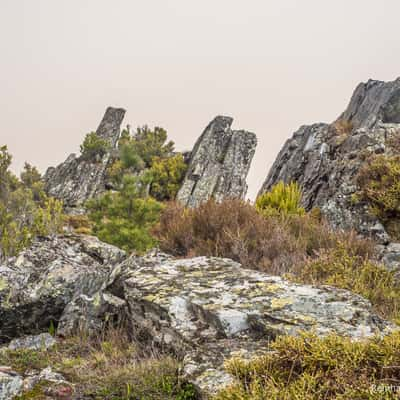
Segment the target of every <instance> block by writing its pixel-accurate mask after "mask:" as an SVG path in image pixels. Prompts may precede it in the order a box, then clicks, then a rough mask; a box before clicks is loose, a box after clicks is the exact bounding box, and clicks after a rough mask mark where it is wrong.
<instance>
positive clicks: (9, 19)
mask: <svg viewBox="0 0 400 400" xmlns="http://www.w3.org/2000/svg"><path fill="white" fill-rule="evenodd" d="M399 16H400V1H399V0H333V1H328V0H275V1H270V0H247V1H244V0H242V1H238V0H157V1H156V0H140V1H139V0H112V1H111V0H108V1H105V0H63V1H61V0H25V1H23V0H0V122H1V125H0V129H1V130H0V145H1V144H7V145H8V146H9V150H10V151H11V153H12V154H13V155H14V166H13V167H14V169H15V170H19V169H20V168H21V166H22V165H23V162H24V161H25V160H27V161H29V162H31V163H33V164H35V165H37V166H38V167H39V168H40V169H41V170H42V171H45V169H46V168H47V167H48V166H50V165H55V164H58V163H59V162H61V161H63V160H64V159H65V158H66V157H67V155H68V154H69V153H71V152H77V151H78V149H79V144H80V142H81V141H82V139H83V137H84V135H85V133H87V132H88V131H90V130H94V129H96V128H97V125H98V123H99V122H100V119H101V117H102V115H103V113H104V111H105V108H106V107H107V106H108V105H112V106H119V107H124V108H125V109H127V115H126V117H125V123H129V124H131V125H132V126H133V127H135V126H138V125H143V124H148V125H150V126H153V125H159V126H162V127H164V128H166V129H167V130H168V133H169V135H170V136H171V138H172V139H173V140H174V141H175V142H176V145H177V148H178V149H179V150H180V149H190V148H191V147H192V145H193V144H194V142H195V140H196V139H197V137H198V136H199V135H200V134H201V132H202V130H203V129H204V127H205V126H206V125H207V124H208V122H209V121H210V120H211V119H212V118H213V117H214V116H216V115H218V114H224V115H230V116H232V117H234V119H235V122H234V125H233V126H234V128H238V129H239V128H243V129H246V130H250V131H253V132H255V133H256V134H257V136H258V141H259V145H258V148H257V152H256V156H255V159H254V161H253V166H252V169H251V172H250V176H249V183H250V191H249V195H250V196H254V194H255V193H256V192H257V190H258V189H259V187H260V185H261V183H262V181H263V179H264V178H265V176H266V174H267V172H268V169H269V167H270V166H271V164H272V162H273V160H274V158H275V156H276V154H277V153H278V151H279V149H280V148H281V146H282V144H283V143H284V141H285V140H286V139H287V138H288V137H289V136H291V135H292V133H293V132H294V131H295V130H296V129H297V128H298V127H299V126H300V125H302V124H308V123H313V122H319V121H328V122H329V121H332V120H334V119H335V118H336V117H337V116H338V115H339V114H340V113H341V111H342V110H343V109H344V108H345V107H346V105H347V103H348V101H349V99H350V96H351V93H352V91H353V89H354V88H355V86H356V85H357V83H358V82H360V81H365V80H367V79H369V78H374V79H380V80H393V79H395V78H396V77H398V76H399V75H400V34H399Z"/></svg>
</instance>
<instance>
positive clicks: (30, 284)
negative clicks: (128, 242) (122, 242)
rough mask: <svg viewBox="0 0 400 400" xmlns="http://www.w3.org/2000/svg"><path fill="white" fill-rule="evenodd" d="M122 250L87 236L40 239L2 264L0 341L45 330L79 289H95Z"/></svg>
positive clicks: (0, 271) (85, 290)
mask: <svg viewBox="0 0 400 400" xmlns="http://www.w3.org/2000/svg"><path fill="white" fill-rule="evenodd" d="M124 257H125V253H124V252H123V251H122V250H120V249H118V248H116V247H114V246H111V245H108V244H105V243H102V242H100V241H99V240H98V239H97V238H94V237H91V236H60V237H55V238H39V239H37V240H36V241H35V242H34V243H33V245H32V246H31V247H30V248H28V249H26V250H24V251H23V252H21V253H20V255H19V256H18V257H12V258H9V259H8V260H6V261H5V262H4V263H3V264H0V344H1V343H2V342H7V341H9V340H11V339H13V338H15V337H18V336H21V335H24V334H32V333H40V332H43V331H47V330H48V329H49V326H50V324H51V323H52V322H53V323H54V324H56V323H57V321H58V320H59V319H60V317H61V314H62V313H63V311H64V308H65V306H66V305H67V304H68V303H69V302H70V301H71V300H72V299H73V298H74V297H76V296H77V295H79V293H82V292H83V293H86V294H87V295H90V294H92V293H95V292H97V291H98V290H99V289H100V288H101V287H102V284H103V282H104V280H105V279H106V277H107V275H108V274H109V273H110V271H111V269H112V268H113V266H114V265H116V264H118V263H119V262H121V261H122V260H123V259H124Z"/></svg>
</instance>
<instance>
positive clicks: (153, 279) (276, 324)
mask: <svg viewBox="0 0 400 400" xmlns="http://www.w3.org/2000/svg"><path fill="white" fill-rule="evenodd" d="M50 321H54V323H55V325H56V326H57V323H58V327H57V328H58V329H57V333H58V334H59V335H61V336H68V335H72V334H74V333H77V331H78V332H81V330H82V329H83V330H87V331H89V332H92V333H98V332H99V331H101V330H102V329H103V328H104V326H105V324H107V323H114V322H115V323H120V322H123V324H124V326H125V327H126V328H127V329H128V330H129V333H130V335H131V336H132V337H140V338H148V340H150V341H151V342H152V343H153V344H155V345H158V346H160V347H161V348H164V349H170V350H173V351H174V352H175V354H177V355H180V356H181V358H182V360H183V368H184V375H185V377H186V378H187V379H189V380H191V381H192V382H194V383H195V384H196V385H197V387H198V388H200V389H201V390H202V391H203V392H204V393H208V392H213V391H215V390H217V389H221V387H223V386H224V385H226V384H228V383H229V382H231V379H232V378H231V376H229V375H228V374H227V373H226V372H225V371H224V368H223V364H224V361H226V360H227V359H229V358H231V357H234V356H238V355H240V356H242V357H244V358H252V357H255V356H257V355H259V354H262V353H263V352H265V351H266V349H267V344H268V341H269V340H271V339H273V338H275V337H276V336H278V335H283V334H290V335H296V334H297V333H298V332H300V331H303V330H314V331H315V332H317V333H318V334H321V335H324V334H327V333H330V332H337V333H339V334H342V335H347V336H350V337H353V338H355V339H357V338H361V337H368V336H371V335H373V334H376V333H384V332H387V331H390V330H391V329H392V328H393V327H392V325H391V324H390V323H388V322H386V321H384V320H382V319H381V318H379V317H378V316H377V315H376V314H375V313H374V312H373V310H372V307H371V305H370V303H369V302H368V301H367V300H365V299H364V298H362V297H360V296H358V295H355V294H352V293H350V292H348V291H345V290H340V289H335V288H332V287H326V286H325V287H313V286H308V285H299V284H295V283H290V282H288V281H285V280H284V279H282V278H280V277H276V276H270V275H266V274H264V273H261V272H257V271H252V270H246V269H243V268H242V267H241V266H240V264H238V263H236V262H234V261H231V260H228V259H221V258H207V257H197V258H192V259H175V258H172V257H170V256H168V255H166V254H163V253H158V252H156V251H152V252H150V253H148V254H147V255H145V256H143V257H139V256H135V255H132V256H130V257H129V258H126V257H125V254H124V252H122V251H121V250H118V249H117V248H115V247H113V246H110V245H107V244H104V243H101V242H99V241H98V240H97V239H96V238H93V237H89V236H73V235H71V236H60V237H56V238H41V239H39V240H37V241H36V242H35V243H34V244H33V245H32V246H31V247H30V248H29V249H27V250H25V251H23V252H22V253H21V254H20V256H18V257H13V258H10V259H8V260H7V261H6V262H5V263H4V264H2V265H0V341H1V342H3V343H6V342H9V341H10V340H11V339H12V338H16V337H20V336H24V335H26V334H38V333H40V332H46V331H47V330H48V327H49V325H50ZM50 339H51V338H50ZM39 345H41V346H51V345H52V343H51V340H49V337H48V335H42V336H39V337H25V338H22V339H20V340H14V341H13V342H11V344H10V345H9V346H11V347H13V348H21V347H27V348H35V347H36V346H39ZM0 372H1V371H0ZM10 374H11V375H10ZM17 381H18V382H17ZM1 382H3V383H1ZM0 383H1V384H2V385H3V386H4V387H7V388H8V389H7V388H6V389H4V390H5V391H6V392H7V390H8V391H12V390H14V389H15V388H16V386H20V385H21V381H20V380H18V379H17V378H16V377H15V376H14V375H13V374H12V372H10V373H8V372H7V373H4V376H1V373H0ZM18 390H19V389H18Z"/></svg>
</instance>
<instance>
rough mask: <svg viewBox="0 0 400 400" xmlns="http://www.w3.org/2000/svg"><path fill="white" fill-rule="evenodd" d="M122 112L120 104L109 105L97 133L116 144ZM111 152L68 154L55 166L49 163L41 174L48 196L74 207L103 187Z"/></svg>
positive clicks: (110, 143) (112, 146) (113, 145)
mask: <svg viewBox="0 0 400 400" xmlns="http://www.w3.org/2000/svg"><path fill="white" fill-rule="evenodd" d="M124 115H125V110H123V109H122V108H113V107H108V108H107V110H106V112H105V114H104V117H103V119H102V121H101V123H100V125H99V127H98V128H97V131H96V134H97V135H98V136H100V137H101V138H103V139H105V140H107V141H108V143H109V145H110V149H111V150H112V149H113V148H115V147H116V145H117V142H118V139H119V136H120V126H121V123H122V120H123V118H124ZM109 161H110V152H108V153H106V154H105V155H104V156H103V157H101V159H97V160H88V159H86V158H85V157H82V156H79V157H78V156H77V155H76V154H71V155H70V156H69V157H68V158H67V159H66V160H65V161H64V162H63V163H61V164H60V165H59V166H57V167H56V168H54V167H50V168H48V170H47V171H46V174H45V175H44V181H45V188H46V191H47V193H48V194H49V195H50V196H53V197H56V198H57V199H60V200H63V202H64V205H65V206H66V207H77V206H81V205H83V204H84V203H85V201H86V200H88V199H91V198H93V197H95V196H96V195H98V194H100V193H102V192H103V191H104V190H105V189H106V169H107V166H108V163H109Z"/></svg>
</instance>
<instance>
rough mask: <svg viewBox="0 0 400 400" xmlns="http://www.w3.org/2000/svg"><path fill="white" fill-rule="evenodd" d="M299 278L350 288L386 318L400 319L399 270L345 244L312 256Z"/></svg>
mask: <svg viewBox="0 0 400 400" xmlns="http://www.w3.org/2000/svg"><path fill="white" fill-rule="evenodd" d="M295 279H296V280H298V281H300V282H302V283H311V284H324V285H330V286H336V287H339V288H342V289H347V290H350V291H352V292H354V293H357V294H360V295H361V296H363V297H365V298H367V299H368V300H370V301H371V303H372V304H373V305H374V306H375V308H376V310H377V311H378V312H379V313H380V314H381V315H383V316H384V317H386V318H389V319H395V320H398V321H400V282H399V281H398V280H397V279H396V278H395V273H394V272H392V271H389V270H388V269H387V268H385V267H384V266H383V265H382V266H381V265H379V264H376V263H374V262H372V261H370V260H368V259H367V258H366V257H361V256H359V255H355V254H349V251H348V249H346V247H345V246H344V244H343V243H339V244H338V246H337V247H336V248H334V249H329V250H326V249H324V250H322V251H321V252H320V253H319V254H318V257H317V258H314V259H309V260H308V261H307V262H306V264H305V265H304V266H302V268H301V269H299V270H298V271H297V277H296V278H295Z"/></svg>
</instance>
